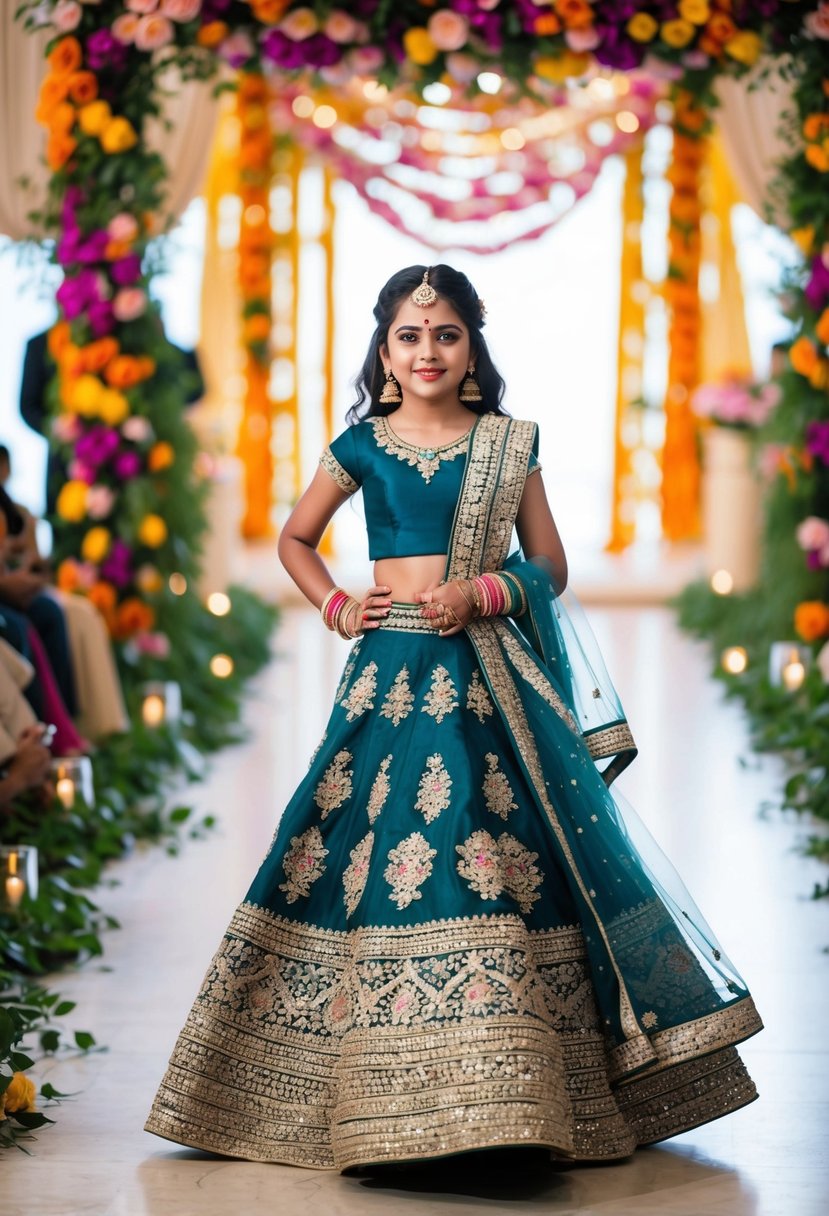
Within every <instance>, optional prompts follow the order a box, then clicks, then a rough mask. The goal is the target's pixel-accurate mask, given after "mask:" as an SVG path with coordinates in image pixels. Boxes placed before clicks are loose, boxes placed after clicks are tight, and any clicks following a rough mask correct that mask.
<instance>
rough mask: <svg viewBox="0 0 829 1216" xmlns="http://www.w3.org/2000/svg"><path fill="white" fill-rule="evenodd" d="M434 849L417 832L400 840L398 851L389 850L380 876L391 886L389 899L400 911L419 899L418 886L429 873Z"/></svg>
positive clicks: (420, 885) (435, 854)
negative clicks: (386, 862) (386, 861)
mask: <svg viewBox="0 0 829 1216" xmlns="http://www.w3.org/2000/svg"><path fill="white" fill-rule="evenodd" d="M437 853H438V851H437V849H432V848H430V847H429V842H428V841H427V839H426V837H425V836H422V835H421V834H420V832H412V834H411V836H406V837H405V839H403V840H401V841H400V844H399V845H398V846H397V848H394V849H391V850H390V851H389V864H388V865H387V866H386V868H385V870H384V871H383V877H384V878H385V880H386V882H387V883H388V884H389V886H390V887H391V892H390V894H389V899H391V900H394V902H395V903H396V904H397V907H398V909H399V910H402V909H403V908H408V906H409V904H410V903H411V902H412V900H414V899H421V898H422V893H421V891H420V889H419V888H420V887H422V886H423V884H424V883H425V881H426V879H427V878H428V877H429V875H430V874H431V873H432V858H433V857H437Z"/></svg>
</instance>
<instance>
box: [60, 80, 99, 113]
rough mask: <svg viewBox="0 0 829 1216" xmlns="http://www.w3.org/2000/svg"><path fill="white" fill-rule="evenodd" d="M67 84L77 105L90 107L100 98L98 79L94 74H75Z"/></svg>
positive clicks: (70, 94)
mask: <svg viewBox="0 0 829 1216" xmlns="http://www.w3.org/2000/svg"><path fill="white" fill-rule="evenodd" d="M66 83H67V87H68V89H69V96H70V97H71V98H72V100H73V101H74V103H75V105H78V106H85V105H88V104H89V102H90V101H94V100H95V98H96V97H97V96H98V77H97V76H96V75H95V73H94V72H73V73H72V75H71V76H70V77H69V79H68V81H67V82H66Z"/></svg>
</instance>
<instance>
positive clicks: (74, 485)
mask: <svg viewBox="0 0 829 1216" xmlns="http://www.w3.org/2000/svg"><path fill="white" fill-rule="evenodd" d="M88 491H89V487H88V486H87V484H86V482H85V481H67V482H66V483H65V484H64V485H63V486H61V490H60V493H59V494H58V500H57V503H56V504H55V505H56V507H57V512H58V515H59V516H60V517H61V519H65V520H66V521H67V522H68V523H70V524H77V523H80V521H81V520H82V519H83V517H84V516H85V515H86V496H87V493H88Z"/></svg>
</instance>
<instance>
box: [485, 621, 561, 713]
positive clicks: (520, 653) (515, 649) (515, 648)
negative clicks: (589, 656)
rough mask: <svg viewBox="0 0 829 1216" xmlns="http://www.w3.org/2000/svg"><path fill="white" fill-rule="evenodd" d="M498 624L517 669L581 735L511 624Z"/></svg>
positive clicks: (505, 648) (504, 645) (506, 648)
mask: <svg viewBox="0 0 829 1216" xmlns="http://www.w3.org/2000/svg"><path fill="white" fill-rule="evenodd" d="M497 624H498V625H499V626H500V628H498V629H497V633H498V638H499V640H500V642H501V645H502V646H503V647H504V650H505V651H506V652H507V655H508V656H509V659H510V662H511V663H512V664H513V666H514V667H515V669H516V671H517V672H518V673H519V675H521V676H522V677H523V679H525V680H526V681H527V683H528V684H529V685H530V687H531V688H534V689H535V691H536V692H537V693H538V694H539V696H541V697H543V698H544V700H545V701H546V702H547V704H548V705H549V706H550V707H551V709H554V710H555V711H556V713H557V714H558V716H559V717H560V718H561V720H562V722H566V723H567V725H568V726H569V727H570V729H571V730H572V731H575V733H576V734H577V735H580V734H581V727H580V726H579V724H578V722H577V721H576V719H575V718H574V716H573V714H572V713H571V712H570V710H569V709H568V708H567V706H566V705H565V704H564V702H563V701H562V699H561V697H560V696H559V695H558V693H557V692H556V690H555V689H554V688H553V686H552V684H551V683H550V681H549V680H548V679H547V677H546V676H545V675H544V672H543V671H542V670H541V668H540V667H539V666H538V664H537V663H535V662H533V659H532V656H531V655H529V654H528V653H527V651H526V650H525V649H524V647H523V646H522V645H521V643H520V642H519V641H518V639H517V638H516V637H515V635H514V634H513V632H512V630H511V629H510V628H509V626H508V625H507V624H506V623H505V622H504V621H498V622H497Z"/></svg>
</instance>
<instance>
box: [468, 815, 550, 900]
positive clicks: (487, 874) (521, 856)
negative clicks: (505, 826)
mask: <svg viewBox="0 0 829 1216" xmlns="http://www.w3.org/2000/svg"><path fill="white" fill-rule="evenodd" d="M455 852H456V853H459V854H460V857H461V860H460V861H459V862H458V864H457V869H458V873H459V874H460V876H461V878H464V879H466V881H467V882H468V883H469V885H470V887H471V888H472V890H473V891H477V892H478V894H479V895H480V897H481V899H497V898H498V896H499V895H500V894H501V893H502V892H503V891H505V892H506V893H507V895H510V896H511V897H512V898H513V899H514V900H515V902H516V903H517V904H518V906H519V908H520V909H521V911H522V912H523V913H524V915H526V914H527V913H529V912H531V911H532V906H533V904H534V903H535V902H536V900H538V899H540V898H541V895H540V894H539V892H538V890H537V888H538V887H540V886H541V884H542V882H543V881H544V875H543V874H542V873H541V871H540V870H539V868H538V866H537V865H535V864H534V863H535V862H536V861H537V860H538V854H537V853H531V852H530V850H529V849H528V848H526V846H525V845H523V844H522V843H521V841H520V840H516V839H515V837H514V836H510V834H509V832H504V833H503V835H502V836H501V837H500V838H499V839H498V840H495V839H494V837H492V836H490V834H489V832H484V831H478V832H473V833H472V835H471V836H470V837H469V838H468V839H467V840H465V841H464V842H463V844H457V845H455Z"/></svg>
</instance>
